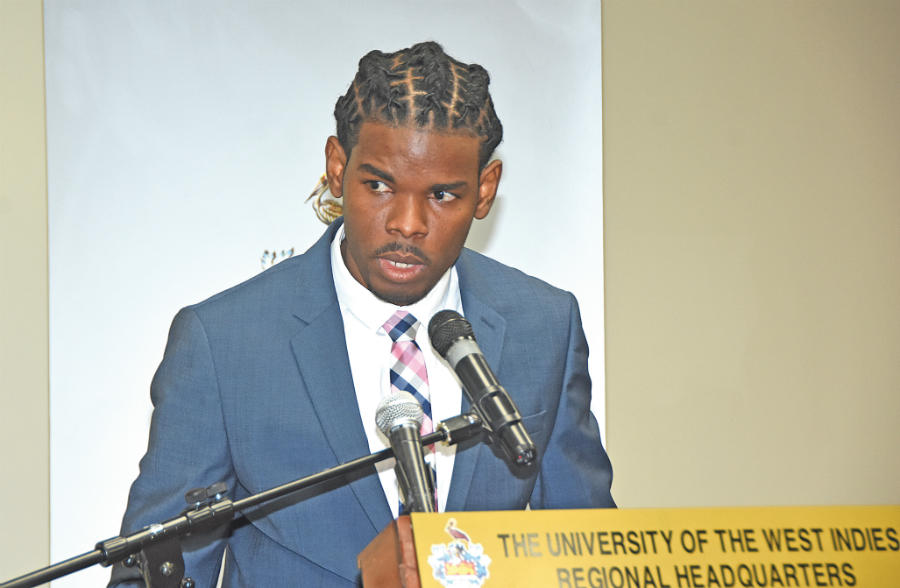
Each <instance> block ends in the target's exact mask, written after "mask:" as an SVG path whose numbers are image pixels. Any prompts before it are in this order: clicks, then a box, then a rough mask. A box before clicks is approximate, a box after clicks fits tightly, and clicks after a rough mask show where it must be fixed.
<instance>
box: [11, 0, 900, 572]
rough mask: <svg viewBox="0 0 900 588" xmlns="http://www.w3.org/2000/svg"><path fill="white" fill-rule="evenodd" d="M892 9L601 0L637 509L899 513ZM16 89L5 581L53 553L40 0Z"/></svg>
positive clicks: (629, 452)
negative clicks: (883, 508)
mask: <svg viewBox="0 0 900 588" xmlns="http://www.w3.org/2000/svg"><path fill="white" fill-rule="evenodd" d="M898 6H900V5H898V4H897V3H896V2H893V1H887V2H875V1H869V0H867V1H864V2H852V3H851V2H846V1H844V0H828V1H823V0H816V1H813V0H805V1H793V2H786V1H783V0H766V1H756V2H750V1H747V2H743V3H741V2H722V1H720V0H707V1H697V0H692V1H690V2H688V1H685V2H677V3H672V2H662V1H659V2H647V1H634V0H605V1H604V3H603V27H604V30H603V35H604V37H603V50H604V126H605V137H604V143H605V145H604V149H605V155H604V158H605V160H604V191H605V195H604V197H605V201H606V212H605V214H606V227H605V231H606V259H605V264H606V300H607V308H606V313H607V314H606V321H607V338H606V353H607V394H608V423H609V424H608V439H609V447H610V453H611V455H612V458H613V460H614V466H615V470H616V479H615V485H614V492H615V495H616V498H617V500H618V501H619V503H620V504H621V505H623V506H650V505H654V506H656V505H660V506H665V505H718V504H798V503H813V504H826V503H843V504H853V503H888V502H890V503H898V502H900V468H898V467H897V465H896V464H897V458H896V456H895V455H894V452H895V451H896V450H897V448H898V447H900V433H898V430H900V426H898V425H900V423H898V416H900V303H898V302H900V188H898V187H900V171H898V170H900V166H898V164H897V162H898V161H900V113H898V109H897V108H896V104H897V103H898V102H900V95H898V87H900V36H897V35H896V34H895V30H896V28H897V26H898V24H900V8H898ZM0 98H2V104H0V146H2V147H0V149H2V150H0V250H2V252H0V259H2V260H3V262H2V263H3V265H2V276H3V287H2V288H0V308H2V310H0V332H2V340H0V464H2V471H3V481H4V484H3V485H2V490H0V529H2V533H0V580H2V579H6V578H8V577H10V576H12V575H15V574H18V573H20V572H24V571H27V570H29V569H31V568H34V567H37V566H39V565H44V564H45V563H46V562H47V558H48V556H47V552H48V548H47V545H48V535H47V533H48V531H47V529H48V522H47V521H48V478H47V472H48V442H47V441H48V430H47V420H48V419H47V278H46V267H47V260H46V253H47V248H46V235H47V233H46V181H45V174H44V169H45V148H44V140H43V138H44V122H43V69H42V27H41V3H40V1H39V0H2V1H0ZM11 138H12V139H11ZM12 481H15V482H16V483H11V482H12ZM20 524H23V525H24V524H28V525H29V527H30V528H31V529H32V530H31V531H30V532H29V533H28V534H27V535H26V536H24V537H23V536H21V535H18V534H16V535H13V534H12V533H10V531H9V530H10V529H11V528H13V529H14V528H18V526H19V525H20ZM94 539H99V538H86V540H88V541H93V540H94Z"/></svg>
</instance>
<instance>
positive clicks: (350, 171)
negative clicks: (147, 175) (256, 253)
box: [112, 42, 614, 587]
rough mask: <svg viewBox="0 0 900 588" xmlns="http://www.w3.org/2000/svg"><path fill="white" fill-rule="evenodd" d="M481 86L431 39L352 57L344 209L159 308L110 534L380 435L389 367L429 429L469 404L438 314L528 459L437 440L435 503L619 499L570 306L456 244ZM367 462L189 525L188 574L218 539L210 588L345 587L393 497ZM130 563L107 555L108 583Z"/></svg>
mask: <svg viewBox="0 0 900 588" xmlns="http://www.w3.org/2000/svg"><path fill="white" fill-rule="evenodd" d="M488 84H489V77H488V74H487V72H486V71H485V70H484V69H483V68H482V67H481V66H478V65H474V64H473V65H468V64H464V63H461V62H459V61H456V60H455V59H453V58H451V57H449V56H448V55H446V54H445V53H444V51H443V50H442V48H441V47H440V46H439V45H437V44H436V43H432V42H428V43H420V44H417V45H415V46H413V47H411V48H408V49H403V50H401V51H398V52H396V53H391V54H385V53H382V52H380V51H372V52H370V53H369V54H367V55H366V56H364V57H363V58H362V59H361V60H360V62H359V70H358V72H357V74H356V77H355V78H354V80H353V82H352V84H351V85H350V88H349V89H348V91H347V93H346V94H345V95H344V96H342V97H341V98H340V99H338V101H337V104H336V106H335V110H334V114H335V118H336V121H337V136H333V137H329V138H328V140H327V142H326V144H325V165H326V175H327V184H328V188H329V190H330V191H331V193H332V195H333V196H334V197H335V198H338V199H339V200H340V202H341V206H342V208H343V217H342V218H341V219H338V220H336V221H335V222H333V223H332V224H331V225H330V226H329V227H328V229H327V230H326V231H325V233H324V235H323V236H322V237H321V238H320V239H319V240H318V242H317V243H316V244H314V245H313V246H312V247H311V248H310V249H309V250H308V251H307V252H306V253H304V254H302V255H299V256H297V257H293V258H290V259H287V260H286V261H283V262H281V263H279V264H278V265H276V266H274V267H273V268H271V269H269V270H268V271H265V272H263V273H261V274H259V275H257V276H256V277H254V278H252V279H250V280H248V281H246V282H244V283H242V284H239V285H237V286H235V287H233V288H231V289H229V290H226V291H224V292H222V293H220V294H217V295H215V296H213V297H212V298H210V299H208V300H206V301H204V302H201V303H199V304H196V305H194V306H190V307H187V308H185V309H183V310H182V311H181V312H179V313H178V315H177V316H176V317H175V320H174V322H173V324H172V327H171V331H170V333H169V341H168V344H167V346H166V351H165V355H164V358H163V361H162V363H161V365H160V367H159V369H158V371H157V373H156V375H155V377H154V379H153V384H152V387H151V396H152V400H153V404H154V412H153V419H152V423H151V428H150V442H149V448H148V450H147V453H146V455H145V456H144V458H143V459H142V460H141V464H140V475H139V477H138V478H137V480H136V481H135V482H134V484H133V486H132V488H131V493H130V496H129V502H128V509H127V512H126V514H125V518H124V521H123V524H122V531H123V532H131V531H134V530H136V529H139V528H141V527H143V526H145V525H148V524H151V523H155V522H160V521H162V520H165V519H167V518H170V517H172V516H175V515H177V514H178V513H179V512H181V511H182V510H183V508H184V506H185V505H184V502H183V496H184V493H185V492H186V491H188V490H189V489H191V488H194V487H202V486H208V485H210V484H212V483H214V482H217V481H224V482H225V483H226V484H227V485H228V488H229V496H230V497H231V498H232V499H240V498H244V497H246V496H248V495H251V494H254V493H257V492H259V491H261V490H265V489H268V488H271V487H273V486H277V485H279V484H282V483H284V482H287V481H290V480H292V479H295V478H299V477H302V476H306V475H310V474H313V473H316V472H319V471H322V470H324V469H326V468H330V467H333V466H335V465H337V464H340V463H343V462H346V461H349V460H351V459H354V458H356V457H359V456H361V455H365V454H368V453H370V452H373V451H377V450H380V449H382V448H384V447H386V446H387V443H386V441H385V439H384V437H383V436H382V435H381V433H380V432H378V431H377V427H376V425H375V410H376V406H377V405H378V403H379V401H380V400H381V399H382V398H383V397H386V396H388V395H390V394H391V393H392V390H395V389H396V387H397V386H398V384H397V381H398V380H397V378H398V377H399V376H398V374H403V375H404V378H405V379H404V383H406V382H407V381H408V382H410V383H411V384H412V387H413V388H415V390H414V392H415V394H414V396H416V397H417V398H419V399H420V401H421V402H423V405H428V409H427V410H426V411H425V413H426V416H427V417H430V418H429V419H427V421H428V420H430V421H431V422H433V423H437V422H440V421H442V420H444V419H446V418H449V417H452V416H455V415H457V414H459V413H460V412H462V411H463V410H467V409H468V402H466V401H464V399H463V394H462V391H461V389H460V385H459V383H458V381H457V380H456V378H455V376H454V374H453V373H452V371H451V369H450V367H449V366H448V365H447V364H446V363H444V362H443V361H442V360H441V359H440V358H439V357H438V356H437V354H436V353H435V352H434V351H433V349H432V347H431V343H430V341H429V338H428V332H427V325H428V323H429V321H430V319H431V317H432V316H433V315H434V314H435V313H436V312H438V311H440V310H443V309H450V310H455V311H457V312H459V313H461V314H463V315H465V317H466V318H467V319H468V321H469V322H470V323H471V324H472V327H473V329H474V333H475V337H476V339H477V341H478V344H479V346H480V348H481V350H482V351H483V353H484V355H485V357H486V359H487V361H488V363H489V364H490V366H491V367H492V369H493V371H494V372H495V374H496V375H497V377H498V379H499V381H500V382H501V384H503V386H504V387H505V388H506V390H508V391H509V394H510V396H511V397H512V399H513V400H514V402H515V403H516V405H517V406H518V409H519V412H520V413H521V414H522V415H523V421H522V422H523V423H524V425H525V427H526V429H527V430H528V432H529V433H530V435H531V437H532V438H533V440H534V442H535V445H536V447H537V452H538V463H537V464H536V465H535V466H534V467H533V468H530V469H528V470H525V471H515V472H514V471H513V469H512V468H511V467H510V466H508V465H507V463H506V462H505V461H504V460H503V459H502V457H500V456H499V454H496V453H495V452H494V451H492V449H491V447H489V446H487V445H485V444H472V445H471V446H468V447H460V448H456V447H450V448H447V447H437V448H436V449H435V450H434V451H435V453H434V454H431V455H429V457H428V458H427V459H428V462H429V465H430V466H431V467H432V468H433V469H434V472H435V475H436V482H435V490H436V500H437V505H438V510H440V511H454V510H500V509H522V508H524V507H526V505H530V506H531V508H586V507H607V506H614V504H613V500H612V497H611V495H610V484H611V477H612V473H611V469H610V464H609V460H608V458H607V456H606V453H605V451H604V449H603V446H602V445H601V442H600V434H599V430H598V427H597V422H596V420H595V419H594V418H593V416H592V415H591V413H590V379H589V376H588V373H587V344H586V341H585V337H584V333H583V330H582V326H581V318H580V315H579V311H578V306H577V303H576V301H575V298H574V297H573V296H572V295H571V294H570V293H568V292H564V291H562V290H558V289H556V288H554V287H552V286H549V285H548V284H546V283H544V282H541V281H539V280H537V279H535V278H532V277H530V276H527V275H525V274H523V273H521V272H519V271H518V270H515V269H512V268H509V267H507V266H504V265H502V264H500V263H498V262H496V261H493V260H491V259H488V258H486V257H484V256H482V255H480V254H478V253H475V252H473V251H470V250H468V249H464V248H463V244H464V242H465V240H466V235H467V234H468V231H469V227H470V226H471V223H472V220H473V219H475V218H477V219H482V218H484V217H485V216H487V214H488V212H490V209H491V205H492V204H493V202H494V197H495V195H496V193H497V187H498V183H499V181H500V176H501V172H502V164H501V162H500V161H497V160H491V155H492V153H493V151H494V149H495V147H496V146H497V144H498V143H499V142H500V140H501V138H502V126H501V124H500V120H499V119H498V118H497V115H496V113H495V112H494V107H493V103H492V100H491V96H490V93H489V91H488ZM398 342H399V343H398ZM412 342H414V343H412ZM402 344H405V345H407V346H408V347H407V348H408V349H411V352H410V353H411V355H409V356H408V357H407V358H406V359H405V360H402V361H401V360H398V357H399V355H398V354H397V353H395V350H396V346H397V345H402ZM410 358H411V359H410ZM408 370H411V371H412V372H414V375H413V376H412V377H409V375H408V374H407V371H408ZM429 413H430V414H429ZM427 421H426V422H427ZM381 465H382V466H383V467H379V468H378V469H379V471H378V475H367V474H368V473H372V474H374V472H372V471H371V470H370V472H368V473H367V474H365V475H360V476H354V477H353V478H352V479H348V480H342V481H340V482H339V483H333V484H329V485H328V487H327V488H324V489H312V490H307V491H303V492H301V493H300V495H299V496H291V497H288V498H285V499H282V500H280V501H278V504H276V505H274V506H263V507H260V508H259V509H257V510H256V511H251V512H247V513H244V517H241V518H238V519H236V520H235V522H234V524H232V525H231V526H230V527H229V528H227V529H223V530H221V532H218V533H216V534H215V536H199V537H198V536H194V537H189V538H187V539H186V540H185V541H184V556H185V569H186V572H185V575H186V576H189V577H191V578H193V579H194V580H195V581H196V585H197V586H213V585H215V578H216V577H217V575H218V572H219V567H220V562H221V558H222V554H223V552H224V551H226V550H227V557H226V564H225V571H224V579H223V585H224V586H229V587H234V586H246V587H262V586H266V587H269V586H355V585H357V584H358V582H359V572H358V570H357V567H356V556H357V554H358V553H359V552H360V551H362V549H363V548H364V547H365V546H366V545H367V544H368V543H369V541H371V540H372V539H373V538H374V537H375V535H376V534H377V533H378V532H379V531H381V529H382V528H384V527H385V526H387V525H388V524H389V523H390V521H391V520H392V519H393V518H394V517H396V516H397V514H398V510H399V508H400V506H399V504H398V491H397V485H396V478H395V476H394V473H393V470H392V469H391V468H390V463H388V464H387V465H385V464H384V463H382V464H381ZM137 576H138V574H137V571H136V570H134V569H128V568H124V567H121V566H118V565H117V566H116V568H115V570H114V573H113V580H112V584H113V585H122V586H125V585H129V581H131V582H133V581H134V579H135V578H136V577H137ZM132 585H133V584H132Z"/></svg>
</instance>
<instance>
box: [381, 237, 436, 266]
mask: <svg viewBox="0 0 900 588" xmlns="http://www.w3.org/2000/svg"><path fill="white" fill-rule="evenodd" d="M396 252H400V253H408V254H410V255H415V256H416V257H418V258H419V259H420V260H422V262H423V263H431V259H429V258H428V256H427V255H425V252H424V251H422V250H421V249H419V248H418V247H416V246H415V245H404V244H403V243H400V242H399V241H394V242H393V243H388V244H386V245H382V246H381V247H379V248H378V249H376V250H375V255H376V256H378V255H384V254H385V253H396Z"/></svg>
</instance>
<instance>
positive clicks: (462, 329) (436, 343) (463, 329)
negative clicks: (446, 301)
mask: <svg viewBox="0 0 900 588" xmlns="http://www.w3.org/2000/svg"><path fill="white" fill-rule="evenodd" d="M428 337H429V338H430V339H431V346H432V347H433V348H434V350H435V351H437V352H438V353H439V354H440V355H441V357H446V356H447V351H448V350H449V349H450V346H451V345H453V342H454V341H456V340H458V339H461V338H469V339H473V340H474V339H475V333H474V332H473V331H472V325H471V324H470V323H469V321H467V320H466V319H465V318H463V316H462V315H461V314H459V313H458V312H456V311H455V310H442V311H440V312H438V313H436V314H435V315H434V316H433V317H431V320H430V321H429V322H428Z"/></svg>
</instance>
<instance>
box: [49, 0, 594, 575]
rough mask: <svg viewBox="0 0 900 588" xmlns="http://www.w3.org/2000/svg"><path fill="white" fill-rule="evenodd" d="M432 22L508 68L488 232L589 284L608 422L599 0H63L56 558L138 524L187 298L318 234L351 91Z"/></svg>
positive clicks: (443, 37) (439, 36)
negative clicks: (158, 380) (132, 504)
mask: <svg viewBox="0 0 900 588" xmlns="http://www.w3.org/2000/svg"><path fill="white" fill-rule="evenodd" d="M425 39H434V40H437V41H439V42H441V43H442V44H443V45H444V47H445V48H446V49H447V51H448V52H449V53H450V54H451V55H454V56H455V57H457V58H459V59H462V60H464V61H470V62H471V61H475V62H478V63H481V64H483V65H484V66H485V67H486V68H487V69H488V71H489V72H491V76H492V85H491V87H492V94H493V97H494V101H495V104H496V108H497V112H498V113H499V115H500V118H501V120H502V121H503V124H504V128H505V138H504V141H503V143H502V144H501V146H500V149H499V150H498V153H497V155H498V156H499V157H500V158H502V159H503V160H504V177H503V181H502V183H501V188H500V196H499V200H498V203H497V205H496V206H495V207H494V210H493V211H492V213H491V215H490V217H489V218H488V219H487V220H485V221H482V222H477V223H476V225H475V227H474V228H473V231H472V233H471V235H470V237H469V241H468V244H469V246H471V247H473V248H475V249H478V250H480V251H483V252H485V253H487V254H488V255H491V256H493V257H495V258H497V259H499V260H501V261H503V262H505V263H508V264H510V265H514V266H516V267H519V268H521V269H523V270H524V271H526V272H527V273H530V274H533V275H537V276H539V277H541V278H544V279H546V280H547V281H549V282H551V283H554V284H556V285H558V286H560V287H563V288H566V289H569V290H572V291H573V292H575V294H576V295H577V296H578V299H579V301H580V303H581V306H582V313H583V316H584V321H585V329H586V331H587V334H588V341H589V343H590V346H591V350H592V354H591V364H590V368H591V373H592V375H593V377H594V383H595V387H594V390H595V397H594V403H593V407H594V412H595V414H596V415H597V416H598V419H599V420H600V422H601V423H603V422H604V418H603V417H604V413H603V403H604V397H603V390H602V383H603V280H602V242H603V235H602V195H601V185H602V175H601V174H602V165H601V163H602V161H601V125H600V115H601V111H600V90H601V87H600V5H599V2H598V1H596V0H569V1H563V2H554V3H548V2H544V1H543V0H518V1H516V2H513V1H506V2H499V1H498V2H482V1H454V2H450V1H432V2H424V1H412V0H407V1H402V0H391V1H384V0H383V1H382V2H378V3H366V2H361V1H358V2H346V1H345V2H330V3H328V4H327V5H326V4H325V3H321V4H320V3H312V2H266V3H251V2H219V1H215V2H214V1H199V0H198V1H194V2H175V1H174V0H165V1H159V0H116V1H113V0H106V1H100V0H90V1H88V0H46V1H45V43H46V61H47V123H48V126H47V134H48V137H47V143H48V168H49V169H48V174H49V217H50V218H49V223H50V226H49V239H50V321H51V322H50V325H51V326H50V330H51V332H50V362H51V367H50V389H51V537H52V540H51V557H52V559H53V560H54V561H56V560H60V559H63V558H65V557H69V556H71V555H74V554H77V553H82V552H84V551H88V550H90V549H91V548H92V546H93V542H94V541H96V540H98V539H101V538H105V537H108V536H111V535H113V534H115V533H117V532H118V527H119V523H120V517H121V514H122V512H123V510H124V507H125V501H126V498H127V492H128V488H129V485H130V483H131V481H132V480H133V479H134V477H135V476H136V474H137V463H138V460H139V458H140V456H141V455H142V454H143V452H144V449H145V447H146V439H147V431H148V427H149V417H150V410H151V407H150V402H149V393H148V388H149V382H150V379H151V377H152V374H153V371H154V369H155V368H156V365H157V363H158V362H159V360H160V358H161V356H162V350H163V346H164V344H165V338H166V333H167V330H168V325H169V322H170V321H171V319H172V317H173V316H174V314H175V312H176V311H177V310H178V309H179V308H180V307H182V306H184V305H186V304H189V303H193V302H196V301H199V300H202V299H203V298H206V297H207V296H209V295H211V294H213V293H215V292H216V291H219V290H221V289H223V288H225V287H228V286H230V285H232V284H234V283H237V282H239V281H241V280H243V279H245V278H247V277H249V276H251V275H253V274H254V273H256V272H258V271H259V270H260V267H261V266H260V257H261V255H262V252H263V251H264V250H266V249H268V250H272V249H277V250H282V249H289V248H291V247H294V248H296V250H297V251H298V252H299V251H303V250H305V249H306V248H307V247H308V246H309V245H310V244H312V243H313V241H315V239H316V238H317V237H318V236H319V235H320V233H321V232H322V230H323V228H324V226H323V225H321V224H320V223H319V221H318V220H316V218H315V216H314V214H313V212H312V211H311V210H310V209H309V208H308V206H307V205H306V204H305V203H304V202H303V200H304V198H305V196H306V195H307V194H308V193H309V191H310V190H311V189H312V187H313V185H314V184H315V182H316V180H317V179H318V177H319V175H320V174H321V173H322V171H323V148H324V143H325V138H326V137H327V136H328V135H329V134H331V133H333V129H334V120H333V117H332V114H331V113H332V109H333V107H334V102H335V100H336V99H337V97H338V96H339V95H340V94H342V93H343V92H344V91H345V90H346V88H347V86H348V85H349V82H350V80H351V79H352V78H353V75H354V73H355V71H356V63H357V60H358V59H359V57H360V56H362V55H363V54H364V53H366V52H367V51H368V50H370V49H373V48H378V49H382V50H396V49H399V48H401V47H406V46H409V45H410V44H412V43H414V42H416V41H420V40H425ZM535 348H536V349H538V350H539V342H536V345H535ZM173 514H174V513H173ZM106 574H107V572H106V570H102V569H99V568H97V569H92V570H89V571H86V572H82V573H80V574H76V575H75V576H71V577H70V578H68V579H65V580H61V581H58V582H56V583H55V585H58V586H92V587H93V586H99V585H102V584H103V583H104V582H105V578H106Z"/></svg>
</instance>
